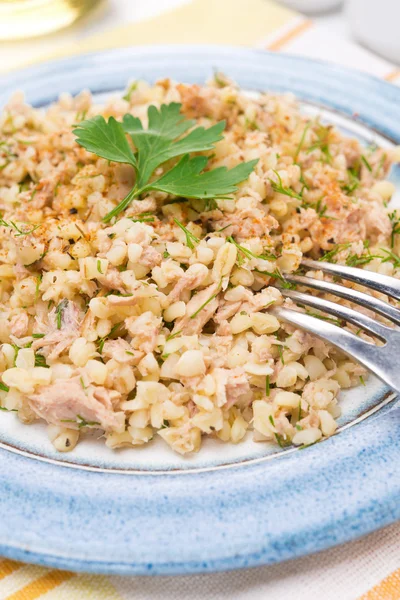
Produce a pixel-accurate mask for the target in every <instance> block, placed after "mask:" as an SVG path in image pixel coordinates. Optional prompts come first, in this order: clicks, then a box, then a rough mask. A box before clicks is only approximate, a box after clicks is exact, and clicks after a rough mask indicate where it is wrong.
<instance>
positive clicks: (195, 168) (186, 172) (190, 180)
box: [148, 154, 258, 199]
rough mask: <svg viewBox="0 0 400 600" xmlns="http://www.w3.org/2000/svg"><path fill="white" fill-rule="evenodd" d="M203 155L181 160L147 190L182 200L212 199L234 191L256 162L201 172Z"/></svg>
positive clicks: (204, 161) (184, 157)
mask: <svg viewBox="0 0 400 600" xmlns="http://www.w3.org/2000/svg"><path fill="white" fill-rule="evenodd" d="M207 161H208V158H207V157H206V156H195V157H194V158H189V155H188V154H185V156H183V158H181V160H180V161H179V162H178V163H177V164H176V165H175V166H174V167H172V169H171V170H170V171H168V172H167V173H165V175H163V176H162V177H160V179H158V180H157V181H154V182H153V183H151V184H150V185H149V186H148V189H152V190H158V191H160V192H166V193H167V194H174V195H175V196H184V197H185V198H201V199H207V198H215V197H218V196H223V195H225V194H232V193H233V192H236V190H237V184H238V183H240V182H241V181H244V180H245V179H247V178H248V176H249V175H250V173H251V172H252V170H253V169H254V167H255V166H256V164H257V162H258V159H255V160H251V161H249V162H245V163H241V164H239V165H236V167H233V169H229V170H228V169H227V168H226V167H218V168H217V169H213V170H212V171H205V172H202V171H203V169H204V168H205V166H206V164H207Z"/></svg>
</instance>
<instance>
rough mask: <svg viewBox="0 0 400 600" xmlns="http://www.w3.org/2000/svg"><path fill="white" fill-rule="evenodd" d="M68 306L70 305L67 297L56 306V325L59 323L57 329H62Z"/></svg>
mask: <svg viewBox="0 0 400 600" xmlns="http://www.w3.org/2000/svg"><path fill="white" fill-rule="evenodd" d="M67 306H68V300H67V299H66V298H65V299H64V300H62V301H61V302H60V304H58V306H57V308H56V325H57V329H61V324H62V316H63V312H64V310H65V309H66V308H67Z"/></svg>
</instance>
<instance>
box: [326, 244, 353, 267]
mask: <svg viewBox="0 0 400 600" xmlns="http://www.w3.org/2000/svg"><path fill="white" fill-rule="evenodd" d="M350 246H351V243H350V242H347V243H345V244H337V245H336V246H335V247H334V248H333V250H330V251H329V252H326V253H325V254H324V255H323V256H321V258H320V259H319V260H320V261H327V262H336V261H335V260H332V259H333V258H334V257H335V256H336V255H337V254H339V252H342V250H347V249H348V248H350Z"/></svg>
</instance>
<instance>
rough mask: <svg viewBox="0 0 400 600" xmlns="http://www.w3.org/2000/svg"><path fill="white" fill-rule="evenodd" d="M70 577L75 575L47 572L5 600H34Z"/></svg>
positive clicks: (66, 572)
mask: <svg viewBox="0 0 400 600" xmlns="http://www.w3.org/2000/svg"><path fill="white" fill-rule="evenodd" d="M72 577H75V574H74V573H69V572H68V571H49V572H48V573H46V575H43V576H42V577H39V579H36V580H35V581H32V582H31V583H28V585H26V586H25V587H23V588H22V589H20V590H19V591H18V592H15V593H14V594H11V596H8V597H7V598H5V600H36V598H39V597H40V596H42V595H43V594H45V593H46V592H49V591H50V590H53V589H54V588H56V587H58V586H59V585H61V584H62V583H63V582H64V581H68V580H69V579H71V578H72Z"/></svg>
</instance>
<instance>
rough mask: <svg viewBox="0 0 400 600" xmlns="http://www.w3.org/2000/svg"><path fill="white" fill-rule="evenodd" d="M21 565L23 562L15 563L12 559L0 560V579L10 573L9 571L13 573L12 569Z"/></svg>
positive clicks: (14, 569)
mask: <svg viewBox="0 0 400 600" xmlns="http://www.w3.org/2000/svg"><path fill="white" fill-rule="evenodd" d="M23 566H24V565H23V564H21V563H17V562H15V561H14V560H2V561H1V562H0V580H1V579H4V577H7V576H8V575H11V573H14V571H17V569H20V568H21V567H23Z"/></svg>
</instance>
